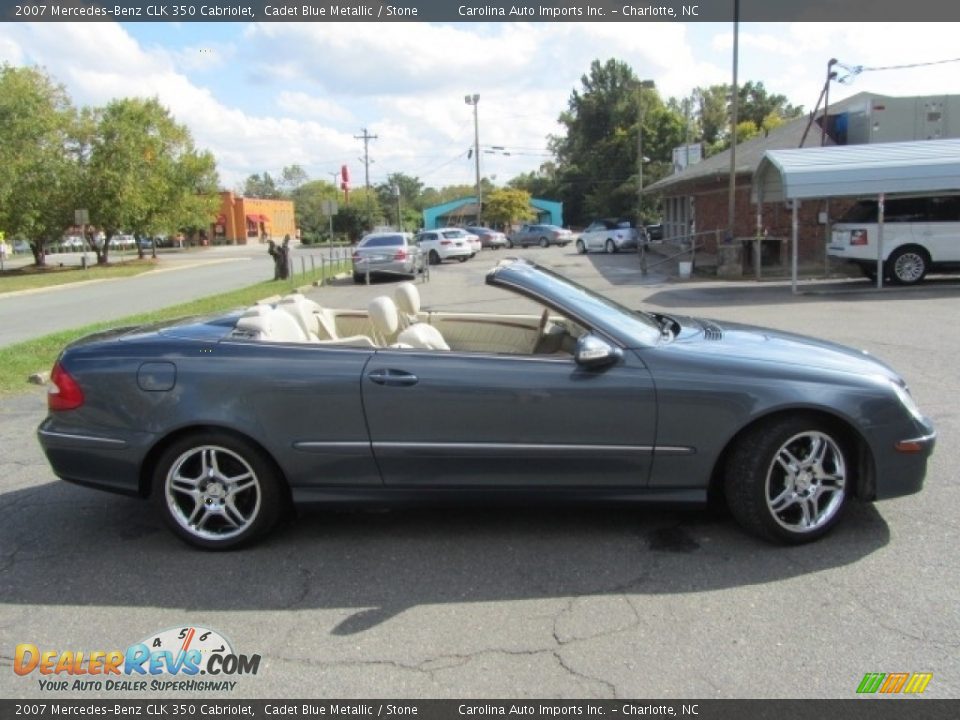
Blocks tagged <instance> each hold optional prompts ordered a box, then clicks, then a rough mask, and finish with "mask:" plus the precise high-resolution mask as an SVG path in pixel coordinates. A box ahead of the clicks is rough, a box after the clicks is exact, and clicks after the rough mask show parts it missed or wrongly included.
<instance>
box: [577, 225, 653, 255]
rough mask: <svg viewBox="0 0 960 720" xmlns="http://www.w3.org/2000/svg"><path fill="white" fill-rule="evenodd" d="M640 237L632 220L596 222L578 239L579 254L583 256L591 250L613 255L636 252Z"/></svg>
mask: <svg viewBox="0 0 960 720" xmlns="http://www.w3.org/2000/svg"><path fill="white" fill-rule="evenodd" d="M639 237H640V236H639V233H638V232H637V228H636V227H634V225H633V221H631V220H627V219H621V220H615V219H604V220H594V221H593V222H592V223H590V224H589V225H588V226H587V228H586V229H585V230H584V231H583V232H582V233H580V237H579V238H577V252H578V253H580V254H581V255H582V254H583V253H585V252H588V251H590V250H596V251H600V250H602V251H603V252H605V253H609V254H613V253H615V252H619V251H620V250H636V249H637V244H638V242H639Z"/></svg>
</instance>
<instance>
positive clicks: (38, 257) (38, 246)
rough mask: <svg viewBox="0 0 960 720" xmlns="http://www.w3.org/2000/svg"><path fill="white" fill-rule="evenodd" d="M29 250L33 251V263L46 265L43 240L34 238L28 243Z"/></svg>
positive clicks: (38, 265)
mask: <svg viewBox="0 0 960 720" xmlns="http://www.w3.org/2000/svg"><path fill="white" fill-rule="evenodd" d="M30 252H32V253H33V264H34V265H36V266H37V267H46V265H47V255H46V253H45V252H44V248H43V241H42V240H35V241H34V242H32V243H30Z"/></svg>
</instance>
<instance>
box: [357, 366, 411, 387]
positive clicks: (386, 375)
mask: <svg viewBox="0 0 960 720" xmlns="http://www.w3.org/2000/svg"><path fill="white" fill-rule="evenodd" d="M367 377H368V378H370V380H372V381H373V382H375V383H376V384H377V385H387V386H390V387H408V386H410V385H416V384H417V383H418V382H419V378H417V376H416V375H414V374H413V373H408V372H405V371H404V370H393V369H380V370H371V371H370V372H369V373H367Z"/></svg>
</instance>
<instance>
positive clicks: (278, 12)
mask: <svg viewBox="0 0 960 720" xmlns="http://www.w3.org/2000/svg"><path fill="white" fill-rule="evenodd" d="M736 1H737V0H684V1H678V0H651V1H650V2H647V1H645V0H641V1H634V2H624V1H623V0H565V1H562V2H558V1H557V0H536V1H532V2H503V1H502V0H390V1H389V2H383V1H382V0H370V1H366V2H364V1H360V2H358V1H357V0H339V1H338V0H327V1H326V2H322V1H320V0H174V1H173V2H165V1H164V0H155V1H154V2H147V1H145V0H99V1H96V2H84V1H83V0H33V1H31V0H0V19H2V20H5V21H13V22H37V21H39V22H75V21H86V20H94V21H105V20H120V21H129V22H205V21H220V22H223V21H232V22H250V21H271V22H304V21H307V22H357V21H368V22H420V21H423V22H630V23H648V22H730V21H732V19H733V12H734V3H735V2H736ZM739 5H740V20H741V22H794V21H801V22H867V23H869V22H879V21H884V22H920V21H933V22H955V21H960V2H956V1H955V0H910V2H904V0H739Z"/></svg>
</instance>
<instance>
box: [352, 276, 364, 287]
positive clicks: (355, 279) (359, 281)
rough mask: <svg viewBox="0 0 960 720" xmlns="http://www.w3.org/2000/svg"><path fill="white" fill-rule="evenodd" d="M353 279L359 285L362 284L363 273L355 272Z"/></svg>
mask: <svg viewBox="0 0 960 720" xmlns="http://www.w3.org/2000/svg"><path fill="white" fill-rule="evenodd" d="M353 281H354V282H355V283H356V284H357V285H360V284H361V283H363V275H361V274H360V273H354V274H353Z"/></svg>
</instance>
